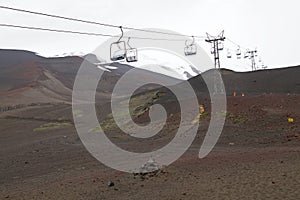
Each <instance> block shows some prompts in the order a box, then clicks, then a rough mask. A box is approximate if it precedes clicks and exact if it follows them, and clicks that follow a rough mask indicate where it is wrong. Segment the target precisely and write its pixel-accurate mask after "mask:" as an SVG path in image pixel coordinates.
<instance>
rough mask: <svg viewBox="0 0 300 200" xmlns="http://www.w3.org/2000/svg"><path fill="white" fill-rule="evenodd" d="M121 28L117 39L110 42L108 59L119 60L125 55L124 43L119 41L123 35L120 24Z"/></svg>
mask: <svg viewBox="0 0 300 200" xmlns="http://www.w3.org/2000/svg"><path fill="white" fill-rule="evenodd" d="M120 29H121V32H122V34H121V36H120V38H119V39H118V41H116V42H113V43H111V45H110V59H111V60H112V61H119V60H124V59H125V57H126V44H125V42H124V41H121V39H122V37H123V29H122V27H121V26H120Z"/></svg>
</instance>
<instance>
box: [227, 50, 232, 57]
mask: <svg viewBox="0 0 300 200" xmlns="http://www.w3.org/2000/svg"><path fill="white" fill-rule="evenodd" d="M231 57H232V55H231V52H230V50H229V49H227V58H231Z"/></svg>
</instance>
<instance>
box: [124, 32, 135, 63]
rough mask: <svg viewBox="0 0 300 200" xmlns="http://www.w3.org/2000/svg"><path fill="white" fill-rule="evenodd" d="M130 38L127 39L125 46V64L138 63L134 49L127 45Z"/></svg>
mask: <svg viewBox="0 0 300 200" xmlns="http://www.w3.org/2000/svg"><path fill="white" fill-rule="evenodd" d="M129 40H130V37H128V41H127V46H128V47H129V49H127V50H126V61H127V62H137V61H138V51H137V49H136V48H132V47H131V46H130V44H129Z"/></svg>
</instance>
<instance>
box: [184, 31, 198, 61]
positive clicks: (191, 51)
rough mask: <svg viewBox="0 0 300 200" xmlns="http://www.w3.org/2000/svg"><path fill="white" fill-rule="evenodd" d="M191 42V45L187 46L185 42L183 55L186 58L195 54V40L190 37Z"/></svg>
mask: <svg viewBox="0 0 300 200" xmlns="http://www.w3.org/2000/svg"><path fill="white" fill-rule="evenodd" d="M192 38H193V41H192V43H191V44H188V40H186V41H185V48H184V54H185V55H186V56H192V55H196V54H197V46H196V44H195V38H194V36H192Z"/></svg>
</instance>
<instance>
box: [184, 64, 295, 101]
mask: <svg viewBox="0 0 300 200" xmlns="http://www.w3.org/2000/svg"><path fill="white" fill-rule="evenodd" d="M205 73H208V72H205ZM221 73H222V77H223V81H224V85H225V88H226V93H227V95H233V93H234V91H235V92H236V93H237V94H238V95H240V94H242V93H244V94H249V95H256V94H269V93H279V94H287V93H290V94H300V78H299V74H300V66H295V67H287V68H279V69H266V70H258V71H253V72H234V71H231V70H227V69H222V70H221ZM189 82H190V84H191V85H192V87H193V88H194V89H195V90H196V91H198V92H206V90H207V88H206V84H205V82H204V80H203V79H202V77H201V75H199V76H196V77H193V78H191V79H190V80H189Z"/></svg>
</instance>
